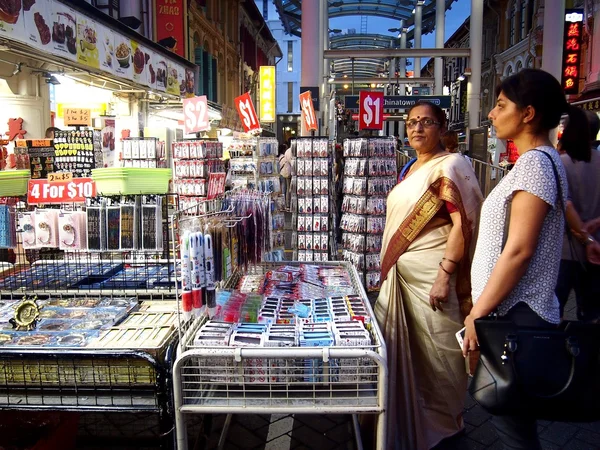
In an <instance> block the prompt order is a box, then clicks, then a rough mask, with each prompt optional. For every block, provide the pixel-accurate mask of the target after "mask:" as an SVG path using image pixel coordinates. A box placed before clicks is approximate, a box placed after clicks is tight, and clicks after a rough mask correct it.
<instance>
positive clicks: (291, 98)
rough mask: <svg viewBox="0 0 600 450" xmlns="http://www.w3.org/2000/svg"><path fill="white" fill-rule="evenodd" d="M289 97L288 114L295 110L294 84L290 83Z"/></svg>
mask: <svg viewBox="0 0 600 450" xmlns="http://www.w3.org/2000/svg"><path fill="white" fill-rule="evenodd" d="M287 85H288V97H287V100H288V101H287V112H289V113H291V112H292V111H293V110H294V83H293V82H291V81H289V82H288V84H287Z"/></svg>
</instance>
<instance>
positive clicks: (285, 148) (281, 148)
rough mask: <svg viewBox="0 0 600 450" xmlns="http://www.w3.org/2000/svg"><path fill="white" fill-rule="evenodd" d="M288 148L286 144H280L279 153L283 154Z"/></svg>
mask: <svg viewBox="0 0 600 450" xmlns="http://www.w3.org/2000/svg"><path fill="white" fill-rule="evenodd" d="M286 150H287V147H286V145H285V144H279V148H278V153H277V154H278V155H283V154H284V153H285V151H286Z"/></svg>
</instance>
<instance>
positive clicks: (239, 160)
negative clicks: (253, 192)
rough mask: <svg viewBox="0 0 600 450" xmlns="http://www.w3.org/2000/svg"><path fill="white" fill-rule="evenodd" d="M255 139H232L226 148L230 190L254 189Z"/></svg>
mask: <svg viewBox="0 0 600 450" xmlns="http://www.w3.org/2000/svg"><path fill="white" fill-rule="evenodd" d="M256 145H257V140H256V138H253V137H249V138H247V139H233V140H232V141H231V143H230V144H229V146H228V147H227V153H228V154H229V157H230V159H229V177H230V179H231V187H232V188H234V189H235V188H247V189H254V188H255V187H256V181H257V176H258V170H257V166H256V158H255V153H256Z"/></svg>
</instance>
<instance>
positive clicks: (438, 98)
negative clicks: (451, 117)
mask: <svg viewBox="0 0 600 450" xmlns="http://www.w3.org/2000/svg"><path fill="white" fill-rule="evenodd" d="M419 100H423V101H426V102H431V103H433V104H434V105H438V106H439V107H440V108H450V96H449V95H385V96H384V97H383V109H408V108H410V107H411V106H414V105H415V104H416V103H417V102H418V101H419ZM344 107H345V108H346V109H356V110H357V109H358V95H346V97H344Z"/></svg>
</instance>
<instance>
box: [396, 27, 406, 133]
mask: <svg viewBox="0 0 600 450" xmlns="http://www.w3.org/2000/svg"><path fill="white" fill-rule="evenodd" d="M400 29H401V30H402V31H400V33H401V34H400V48H402V49H404V48H406V34H407V33H408V29H407V28H406V27H405V26H404V20H401V21H400ZM399 77H400V80H402V81H404V78H405V77H406V58H400V69H399ZM398 90H399V91H400V94H399V95H404V93H405V86H404V83H403V82H401V83H400V84H399V85H398ZM405 134H406V131H405V127H404V120H400V121H399V122H398V136H399V138H400V143H401V145H404V136H405Z"/></svg>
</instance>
